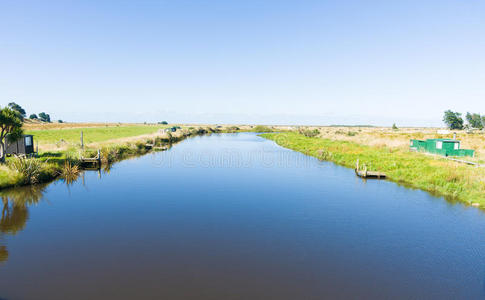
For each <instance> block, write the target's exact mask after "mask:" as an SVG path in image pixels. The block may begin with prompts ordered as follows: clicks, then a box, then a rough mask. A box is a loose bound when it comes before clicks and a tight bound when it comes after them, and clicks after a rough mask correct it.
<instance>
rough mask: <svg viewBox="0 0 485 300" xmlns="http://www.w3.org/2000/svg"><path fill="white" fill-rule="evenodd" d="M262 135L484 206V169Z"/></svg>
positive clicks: (298, 137) (285, 135)
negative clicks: (360, 164) (359, 164)
mask: <svg viewBox="0 0 485 300" xmlns="http://www.w3.org/2000/svg"><path fill="white" fill-rule="evenodd" d="M260 136H261V137H263V138H266V139H268V140H272V141H274V142H275V143H276V144H278V145H280V146H282V147H284V148H288V149H291V150H294V151H297V152H300V153H303V154H305V155H309V156H312V157H315V158H318V159H320V160H325V161H331V162H333V163H336V164H338V165H341V166H344V167H348V168H355V164H356V161H357V160H358V159H359V160H360V162H361V163H363V164H366V165H368V166H369V167H370V168H372V170H374V171H379V172H385V173H386V174H387V180H389V181H392V182H395V183H397V184H401V185H403V186H406V187H408V188H413V189H419V190H423V191H426V192H429V193H430V194H432V195H434V196H440V197H444V198H446V199H447V200H451V201H458V202H460V203H463V204H467V205H471V206H475V207H480V208H482V209H483V208H485V184H484V182H483V181H481V180H480V179H481V176H483V175H482V174H481V173H480V171H482V173H483V169H481V168H476V167H472V166H468V165H459V164H457V163H456V162H452V161H446V160H445V161H443V160H440V159H439V158H434V157H429V156H426V155H423V154H421V153H413V152H406V151H403V150H398V149H389V148H382V147H381V148H378V147H373V146H367V145H361V144H357V143H355V142H349V141H338V140H331V139H325V138H319V137H306V136H303V135H301V134H299V133H296V132H288V133H264V134H261V135H260Z"/></svg>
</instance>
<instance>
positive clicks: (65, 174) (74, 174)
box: [61, 160, 81, 184]
mask: <svg viewBox="0 0 485 300" xmlns="http://www.w3.org/2000/svg"><path fill="white" fill-rule="evenodd" d="M80 172H81V169H80V168H79V166H78V165H77V163H75V162H73V161H71V160H66V161H65V162H64V166H63V167H62V171H61V177H62V178H63V179H64V180H65V181H66V183H67V184H71V183H73V182H74V181H76V179H77V178H78V177H79V173H80Z"/></svg>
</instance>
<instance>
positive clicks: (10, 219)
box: [0, 185, 46, 262]
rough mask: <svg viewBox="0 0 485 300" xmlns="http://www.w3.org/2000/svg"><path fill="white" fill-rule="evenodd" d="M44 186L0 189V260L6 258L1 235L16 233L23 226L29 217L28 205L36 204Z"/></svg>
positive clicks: (41, 195)
mask: <svg viewBox="0 0 485 300" xmlns="http://www.w3.org/2000/svg"><path fill="white" fill-rule="evenodd" d="M45 187H46V185H35V186H29V187H21V188H15V189H9V190H5V191H0V198H1V199H2V214H1V218H0V262H4V261H7V259H8V250H7V246H6V245H2V240H3V237H4V236H7V235H12V236H13V235H16V234H17V233H19V232H20V231H22V230H23V229H24V228H25V226H26V224H27V220H28V219H29V209H28V207H29V206H30V205H33V204H37V203H38V202H39V201H40V200H41V199H42V198H43V195H44V190H45Z"/></svg>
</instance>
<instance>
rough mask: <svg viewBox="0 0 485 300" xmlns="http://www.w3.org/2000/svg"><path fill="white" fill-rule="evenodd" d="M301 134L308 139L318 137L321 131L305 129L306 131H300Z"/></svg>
mask: <svg viewBox="0 0 485 300" xmlns="http://www.w3.org/2000/svg"><path fill="white" fill-rule="evenodd" d="M300 134H303V135H304V136H306V137H316V136H317V135H319V134H320V131H319V130H318V129H313V130H310V129H305V130H300Z"/></svg>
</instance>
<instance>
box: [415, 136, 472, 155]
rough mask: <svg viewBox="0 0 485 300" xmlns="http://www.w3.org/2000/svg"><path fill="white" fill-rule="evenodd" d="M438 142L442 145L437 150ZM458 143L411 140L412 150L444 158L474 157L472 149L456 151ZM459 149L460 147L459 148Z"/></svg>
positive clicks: (443, 140)
mask: <svg viewBox="0 0 485 300" xmlns="http://www.w3.org/2000/svg"><path fill="white" fill-rule="evenodd" d="M438 142H441V143H442V147H441V149H437V148H436V145H437V143H438ZM456 143H459V142H458V141H453V140H446V139H428V140H426V141H423V140H411V146H410V148H411V149H412V150H416V151H421V152H428V153H433V154H438V155H443V156H472V157H473V156H474V155H475V150H470V149H455V144H456ZM458 147H459V146H458Z"/></svg>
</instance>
